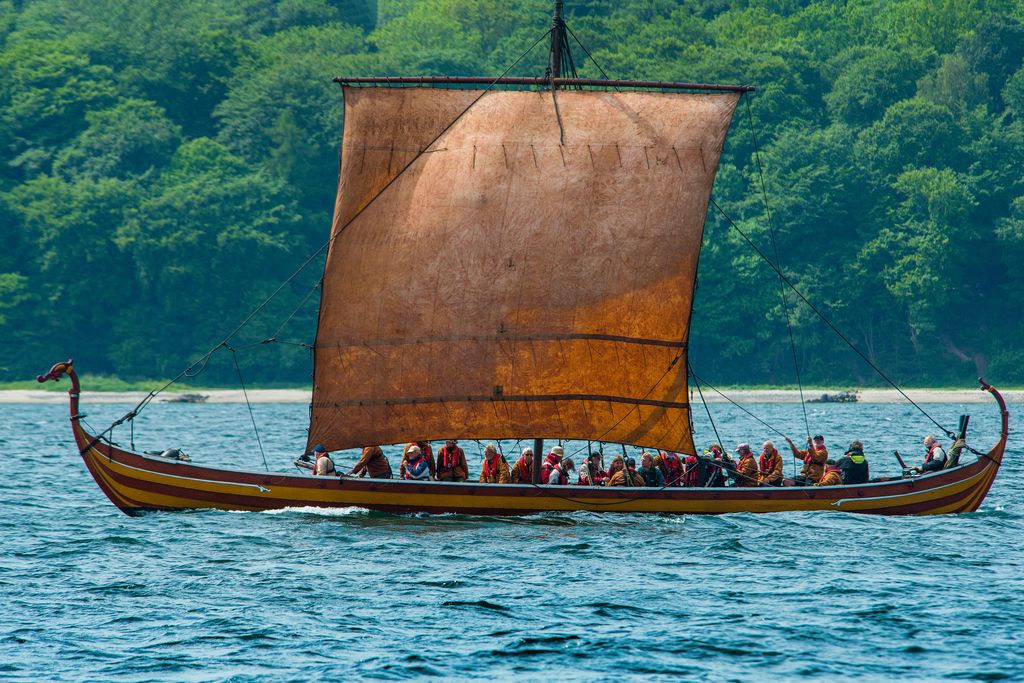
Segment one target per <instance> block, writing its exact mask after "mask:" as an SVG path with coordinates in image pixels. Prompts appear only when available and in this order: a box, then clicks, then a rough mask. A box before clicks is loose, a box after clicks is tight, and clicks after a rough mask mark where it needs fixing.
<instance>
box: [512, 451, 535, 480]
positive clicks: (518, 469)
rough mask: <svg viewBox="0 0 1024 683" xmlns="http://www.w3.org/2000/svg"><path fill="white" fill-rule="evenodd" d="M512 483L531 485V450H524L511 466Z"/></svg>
mask: <svg viewBox="0 0 1024 683" xmlns="http://www.w3.org/2000/svg"><path fill="white" fill-rule="evenodd" d="M511 476H512V483H513V484H532V483H533V449H532V448H524V449H523V453H522V455H521V456H520V457H519V459H518V460H516V464H515V465H513V466H512V475H511Z"/></svg>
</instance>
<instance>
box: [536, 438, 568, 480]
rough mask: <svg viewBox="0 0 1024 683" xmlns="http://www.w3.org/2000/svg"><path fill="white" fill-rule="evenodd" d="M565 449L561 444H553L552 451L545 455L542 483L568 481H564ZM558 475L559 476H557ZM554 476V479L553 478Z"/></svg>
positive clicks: (541, 470)
mask: <svg viewBox="0 0 1024 683" xmlns="http://www.w3.org/2000/svg"><path fill="white" fill-rule="evenodd" d="M564 454H565V451H564V450H562V447H561V446H552V447H551V452H550V453H548V454H547V455H545V456H544V462H543V463H541V466H540V483H542V484H558V485H561V484H563V483H568V481H566V482H563V481H562V476H563V472H562V464H561V463H562V456H563V455H564ZM556 475H557V476H556ZM552 477H554V479H553V480H552Z"/></svg>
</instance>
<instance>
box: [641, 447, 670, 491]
mask: <svg viewBox="0 0 1024 683" xmlns="http://www.w3.org/2000/svg"><path fill="white" fill-rule="evenodd" d="M639 472H640V476H641V477H643V478H644V485H645V486H657V487H658V488H662V487H663V486H665V474H664V473H663V472H662V471H661V468H660V467H657V466H656V465H655V464H654V456H653V455H651V454H650V453H648V452H647V451H644V452H643V453H641V454H640V469H639Z"/></svg>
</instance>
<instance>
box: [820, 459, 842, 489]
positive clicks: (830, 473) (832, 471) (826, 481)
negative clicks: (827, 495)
mask: <svg viewBox="0 0 1024 683" xmlns="http://www.w3.org/2000/svg"><path fill="white" fill-rule="evenodd" d="M842 485H843V473H842V470H840V469H839V468H838V467H836V461H835V460H833V459H832V458H829V459H828V460H826V461H825V474H823V475H821V480H820V481H819V482H818V483H817V484H815V486H842Z"/></svg>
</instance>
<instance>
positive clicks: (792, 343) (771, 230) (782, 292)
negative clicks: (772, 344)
mask: <svg viewBox="0 0 1024 683" xmlns="http://www.w3.org/2000/svg"><path fill="white" fill-rule="evenodd" d="M745 101H746V105H747V123H748V125H749V126H750V135H751V137H752V138H753V140H754V160H755V162H756V164H757V175H758V178H759V179H760V181H761V199H762V201H763V202H764V212H765V216H766V217H767V219H768V234H769V235H770V236H771V242H772V253H773V254H774V255H775V265H776V268H775V270H776V271H778V272H779V273H781V272H782V260H781V259H780V258H779V247H778V245H777V243H776V241H775V221H773V220H772V209H771V206H770V205H769V204H768V190H767V188H766V186H765V182H764V168H763V167H762V165H761V148H760V146H759V145H758V143H757V129H756V128H755V127H754V115H753V113H752V112H751V108H750V98H749V97H747V98H745ZM779 298H781V299H782V311H783V314H784V315H785V316H786V330H787V331H788V332H789V349H790V351H791V352H792V354H793V370H794V372H795V373H796V386H797V388H798V389H799V390H800V409H801V410H802V411H803V414H804V427H806V429H807V436H808V437H809V436H810V435H811V424H810V421H809V420H808V419H807V404H806V403H805V402H804V385H803V382H801V381H800V363H799V361H798V360H797V356H796V339H795V338H794V337H793V321H792V319H791V317H790V315H789V301H788V299H787V297H786V286H785V285H784V284H783V283H782V280H781V279H780V280H779Z"/></svg>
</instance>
